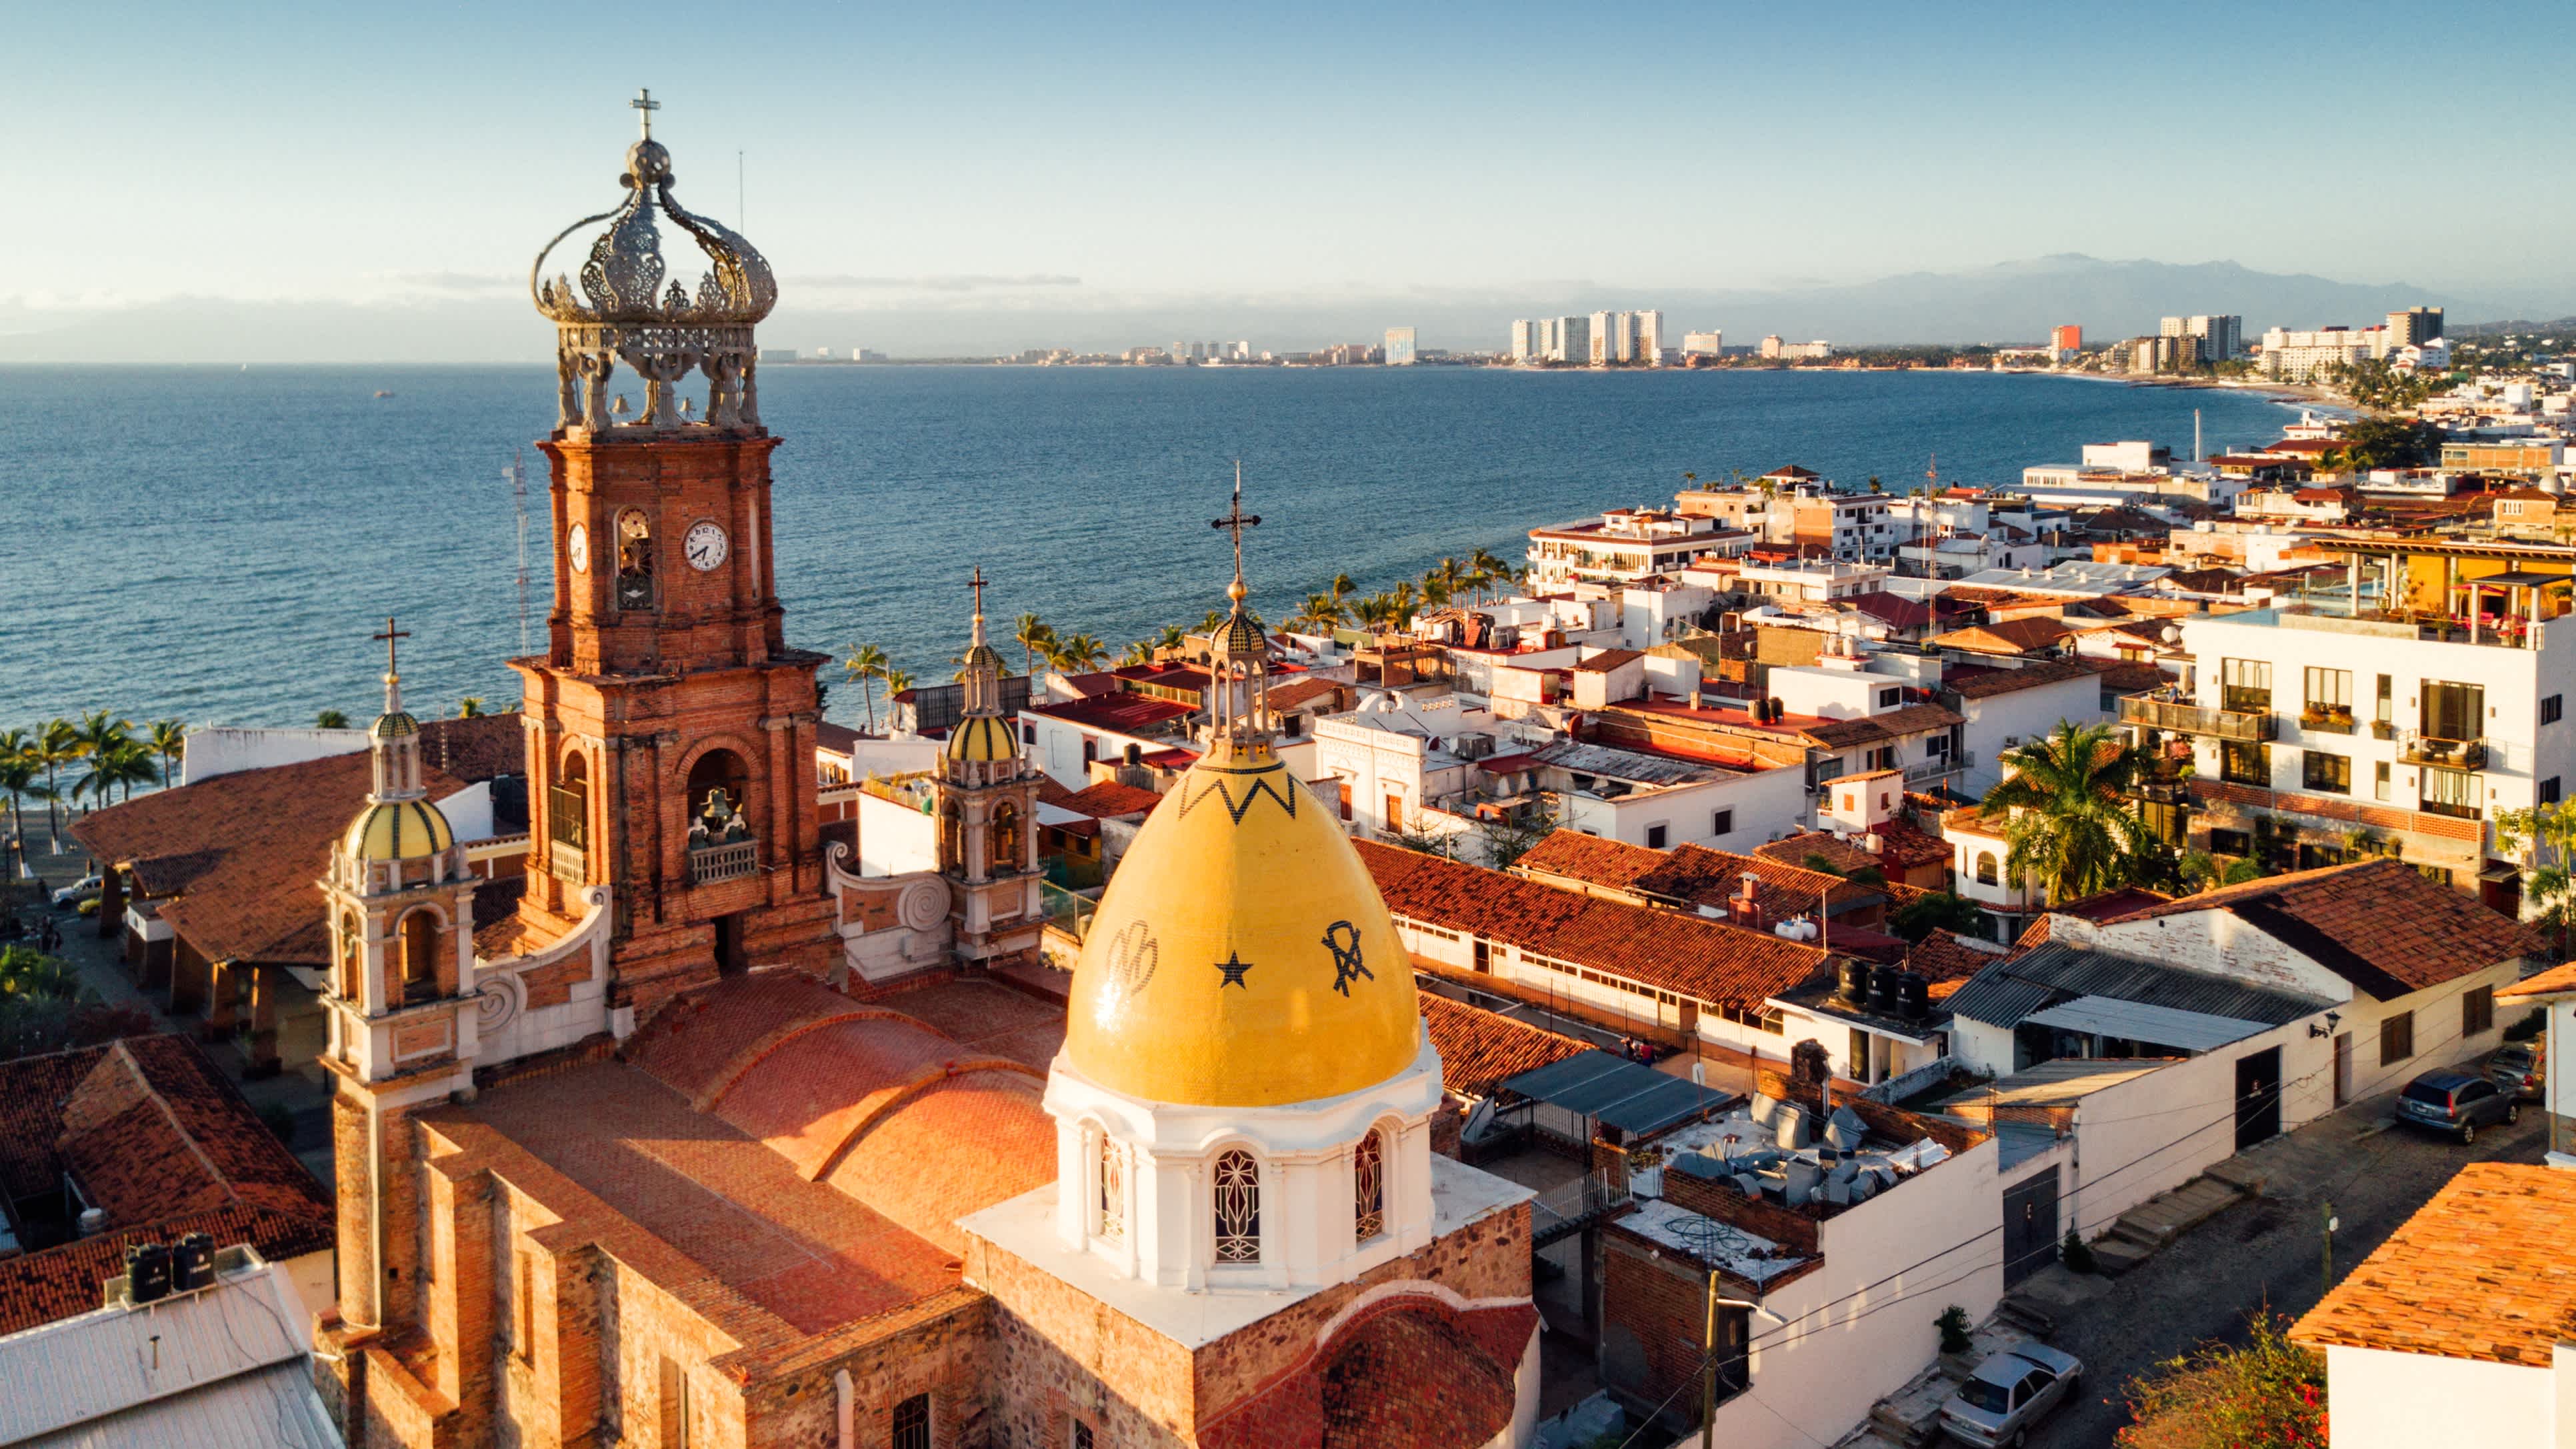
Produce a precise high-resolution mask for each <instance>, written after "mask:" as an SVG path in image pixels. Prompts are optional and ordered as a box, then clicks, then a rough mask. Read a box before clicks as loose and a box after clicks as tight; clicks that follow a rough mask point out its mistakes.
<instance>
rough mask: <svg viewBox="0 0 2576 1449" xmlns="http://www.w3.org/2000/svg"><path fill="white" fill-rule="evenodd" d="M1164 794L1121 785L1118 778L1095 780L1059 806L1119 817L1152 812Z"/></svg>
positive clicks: (1097, 816)
mask: <svg viewBox="0 0 2576 1449" xmlns="http://www.w3.org/2000/svg"><path fill="white" fill-rule="evenodd" d="M1162 803H1163V797H1162V796H1160V795H1157V794H1155V793H1154V792H1153V791H1151V790H1140V789H1138V788H1136V787H1135V786H1133V785H1122V784H1120V783H1118V782H1117V781H1115V780H1096V781H1094V782H1092V783H1091V784H1089V785H1085V786H1084V787H1083V788H1081V789H1079V790H1076V791H1074V792H1073V793H1072V794H1070V795H1067V796H1066V797H1064V798H1063V799H1062V800H1059V801H1057V802H1056V805H1057V807H1058V808H1059V809H1064V810H1071V811H1073V812H1074V813H1075V814H1078V815H1088V816H1091V817H1092V818H1093V819H1095V820H1116V819H1120V818H1123V817H1125V816H1130V815H1150V814H1152V813H1153V812H1154V807H1155V806H1157V805H1160V804H1162Z"/></svg>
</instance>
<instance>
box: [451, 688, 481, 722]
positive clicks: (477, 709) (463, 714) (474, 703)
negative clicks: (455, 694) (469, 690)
mask: <svg viewBox="0 0 2576 1449" xmlns="http://www.w3.org/2000/svg"><path fill="white" fill-rule="evenodd" d="M482 713H483V696H481V695H479V694H469V695H467V696H465V697H464V698H463V699H460V700H458V701H457V702H456V717H457V718H458V719H476V718H479V717H480V716H481V715H482Z"/></svg>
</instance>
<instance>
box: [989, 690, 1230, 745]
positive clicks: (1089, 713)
mask: <svg viewBox="0 0 2576 1449" xmlns="http://www.w3.org/2000/svg"><path fill="white" fill-rule="evenodd" d="M1190 712H1191V711H1190V707H1189V706H1188V705H1185V704H1177V703H1175V702H1173V701H1171V700H1168V699H1156V698H1154V697H1153V696H1151V695H1146V694H1124V693H1121V694H1100V695H1093V696H1091V697H1089V698H1086V699H1076V700H1068V701H1066V702H1065V703H1063V704H1033V705H1030V706H1028V713H1030V714H1034V715H1039V716H1042V717H1044V718H1047V719H1058V720H1062V721H1064V722H1065V723H1066V724H1070V725H1076V726H1079V727H1081V728H1083V729H1094V730H1107V731H1110V732H1111V733H1114V734H1123V735H1149V736H1150V735H1153V734H1157V733H1160V732H1161V731H1162V730H1163V728H1164V727H1165V726H1167V725H1169V724H1170V723H1171V722H1172V721H1174V720H1176V719H1180V718H1182V717H1183V716H1185V715H1188V714H1189V713H1190Z"/></svg>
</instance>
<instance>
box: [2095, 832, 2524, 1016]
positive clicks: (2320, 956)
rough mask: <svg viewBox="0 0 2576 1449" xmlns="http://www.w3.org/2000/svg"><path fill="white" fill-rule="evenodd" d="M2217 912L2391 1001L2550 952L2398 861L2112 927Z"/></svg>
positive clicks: (2237, 892) (2229, 893) (2268, 886)
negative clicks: (2512, 960)
mask: <svg viewBox="0 0 2576 1449" xmlns="http://www.w3.org/2000/svg"><path fill="white" fill-rule="evenodd" d="M2209 910H2223V911H2226V912H2228V913H2230V914H2232V915H2234V916H2236V917H2238V918H2239V919H2241V920H2243V921H2245V922H2246V923H2247V924H2248V925H2252V926H2254V927H2257V928H2258V929H2260V930H2262V931H2263V932H2264V933H2265V934H2267V935H2269V936H2271V937H2273V938H2274V939H2276V940H2278V941H2280V942H2282V943H2283V944H2284V945H2287V946H2289V947H2291V948H2292V949H2293V950H2296V951H2299V952H2301V953H2302V954H2304V955H2306V956H2307V957H2309V958H2310V959H2311V960H2314V961H2315V962H2316V963H2317V964H2319V965H2321V966H2324V967H2325V968H2326V969H2328V970H2330V971H2333V972H2334V973H2336V974H2337V975H2339V976H2342V977H2343V978H2344V979H2346V980H2348V981H2350V982H2352V983H2353V984H2354V985H2355V986H2357V987H2360V988H2361V989H2362V990H2364V991H2367V992H2369V993H2370V994H2371V995H2373V996H2375V997H2378V998H2379V999H2380V1000H2382V1001H2386V1000H2389V999H2390V998H2392V997H2397V996H2403V995H2405V994H2406V993H2408V992H2410V991H2419V990H2422V989H2423V988H2425V987H2427V986H2438V985H2440V984H2441V983H2443V982H2445V981H2451V980H2456V979H2457V978H2459V977H2462V976H2466V975H2469V974H2470V973H2472V972H2476V971H2483V970H2485V969H2486V968H2488V967H2489V966H2493V965H2494V964H2496V963H2497V962H2499V961H2503V960H2507V959H2509V958H2512V957H2515V956H2533V955H2538V954H2540V950H2541V943H2540V937H2539V935H2538V933H2536V932H2534V931H2533V930H2531V929H2530V928H2528V927H2526V926H2524V925H2522V924H2521V923H2519V922H2516V921H2510V920H2507V919H2505V918H2504V917H2503V916H2500V915H2497V914H2496V913H2495V912H2493V911H2491V910H2488V909H2487V908H2486V907H2485V906H2483V905H2480V904H2479V903H2478V900H2477V898H2476V897H2474V896H2471V895H2467V894H2464V893H2462V892H2460V891H2456V890H2453V889H2451V888H2450V887H2448V886H2444V885H2437V884H2435V883H2434V882H2432V881H2429V880H2426V879H2425V878H2424V877H2423V876H2422V875H2421V874H2419V873H2418V872H2417V871H2416V869H2415V868H2414V867H2413V866H2411V865H2407V864H2405V863H2404V862H2402V861H2395V860H2370V861H2362V862H2359V863H2357V864H2353V865H2336V866H2328V867H2326V868H2324V869H2322V870H2309V871H2300V872H2297V873H2295V874H2291V875H2277V876H2272V877H2269V878H2267V879H2263V880H2256V881H2247V882H2246V883H2244V884H2242V885H2233V886H2223V887H2221V888H2219V889H2217V890H2213V891H2203V892H2201V893H2200V894H2199V895H2196V896H2184V897H2182V898H2180V899H2179V900H2173V901H2167V902H2165V903H2163V904H2160V905H2155V906H2150V907H2148V908H2146V909H2144V910H2139V911H2132V912H2129V913H2128V914H2125V915H2121V916H2116V917H2113V918H2111V920H2110V921H2109V922H2106V924H2119V923H2124V922H2129V921H2144V920H2153V919H2155V918H2157V917H2159V916H2170V915H2176V914H2180V913H2182V912H2186V911H2209Z"/></svg>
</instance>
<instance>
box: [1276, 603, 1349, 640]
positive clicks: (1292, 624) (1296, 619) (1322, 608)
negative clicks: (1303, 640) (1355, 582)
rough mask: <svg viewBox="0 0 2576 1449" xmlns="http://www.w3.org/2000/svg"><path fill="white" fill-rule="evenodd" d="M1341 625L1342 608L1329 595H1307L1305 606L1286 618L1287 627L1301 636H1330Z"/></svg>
mask: <svg viewBox="0 0 2576 1449" xmlns="http://www.w3.org/2000/svg"><path fill="white" fill-rule="evenodd" d="M1341 623H1342V606H1341V605H1340V604H1339V603H1337V602H1335V600H1334V598H1333V596H1332V595H1330V594H1308V595H1307V596H1306V602H1305V604H1304V605H1303V606H1302V607H1301V608H1299V609H1298V611H1297V612H1296V613H1294V614H1292V615H1290V616H1289V618H1288V627H1289V628H1291V629H1295V630H1297V631H1298V632H1299V633H1303V634H1330V633H1332V632H1333V631H1334V630H1335V629H1337V628H1339V627H1341Z"/></svg>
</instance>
